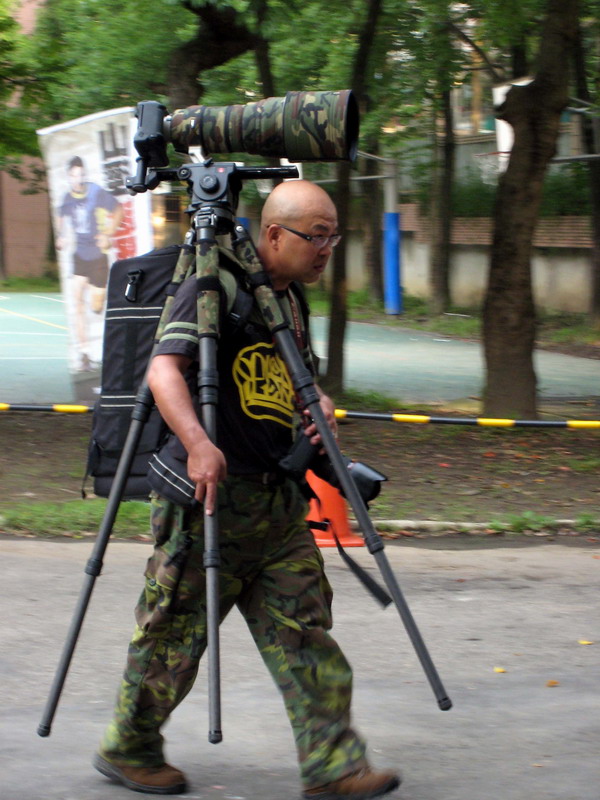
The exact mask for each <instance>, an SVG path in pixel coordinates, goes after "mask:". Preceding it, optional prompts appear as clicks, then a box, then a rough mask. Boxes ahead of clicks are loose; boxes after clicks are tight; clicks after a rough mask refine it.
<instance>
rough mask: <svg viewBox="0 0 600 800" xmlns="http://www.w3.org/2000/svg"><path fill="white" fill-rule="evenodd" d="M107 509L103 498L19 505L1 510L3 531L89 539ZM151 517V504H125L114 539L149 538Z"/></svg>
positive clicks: (122, 505)
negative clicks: (145, 536)
mask: <svg viewBox="0 0 600 800" xmlns="http://www.w3.org/2000/svg"><path fill="white" fill-rule="evenodd" d="M105 508H106V500H103V499H100V498H95V499H90V500H69V501H67V502H64V503H42V502H27V503H15V504H14V505H7V506H4V507H3V508H2V509H1V510H0V530H1V531H3V532H6V533H21V532H27V533H29V534H32V535H35V536H41V537H43V536H65V535H68V536H73V537H83V536H89V535H90V534H94V533H97V532H98V529H99V527H100V524H101V522H102V518H103V516H104V510H105ZM149 516H150V508H149V505H148V504H147V503H141V502H135V501H131V502H125V503H121V505H120V506H119V512H118V514H117V519H116V520H115V525H114V528H113V535H114V536H117V537H121V538H137V537H139V536H141V535H147V534H149V530H150V527H149Z"/></svg>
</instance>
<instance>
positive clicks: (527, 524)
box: [506, 511, 553, 533]
mask: <svg viewBox="0 0 600 800" xmlns="http://www.w3.org/2000/svg"><path fill="white" fill-rule="evenodd" d="M552 523H553V519H552V517H547V516H545V515H544V514H537V513H536V512H535V511H523V513H522V514H510V515H509V516H508V520H507V523H506V526H507V529H508V530H510V531H512V532H514V533H524V532H525V531H534V532H539V531H542V530H544V529H545V528H548V527H550V526H552Z"/></svg>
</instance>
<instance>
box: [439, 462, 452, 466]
mask: <svg viewBox="0 0 600 800" xmlns="http://www.w3.org/2000/svg"><path fill="white" fill-rule="evenodd" d="M449 466H450V464H448V463H447V462H446V461H440V463H439V464H438V467H449Z"/></svg>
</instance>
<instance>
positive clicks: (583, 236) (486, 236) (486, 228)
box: [400, 203, 592, 249]
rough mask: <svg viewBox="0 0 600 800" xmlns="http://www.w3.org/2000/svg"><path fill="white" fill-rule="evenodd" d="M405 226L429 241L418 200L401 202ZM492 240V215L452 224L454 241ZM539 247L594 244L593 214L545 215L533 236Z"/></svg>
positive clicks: (480, 242) (419, 238) (422, 240)
mask: <svg viewBox="0 0 600 800" xmlns="http://www.w3.org/2000/svg"><path fill="white" fill-rule="evenodd" d="M400 214H401V227H402V230H403V231H406V232H407V233H409V232H410V233H414V236H415V241H417V242H420V243H423V244H428V243H429V237H430V224H429V220H428V219H427V218H426V217H422V216H421V215H420V214H419V208H418V205H417V204H416V203H402V204H400ZM491 243H492V219H491V218H490V217H457V218H456V219H454V221H453V224H452V244H465V245H489V244H491ZM533 244H534V246H535V247H568V248H570V249H573V248H576V249H578V248H584V249H588V248H591V247H592V228H591V222H590V219H589V217H552V218H550V217H543V218H542V219H540V220H539V221H538V225H537V228H536V232H535V236H534V239H533Z"/></svg>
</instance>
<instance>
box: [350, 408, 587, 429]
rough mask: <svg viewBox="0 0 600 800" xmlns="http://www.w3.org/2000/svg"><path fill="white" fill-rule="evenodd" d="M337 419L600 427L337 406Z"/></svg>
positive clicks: (582, 421) (579, 421) (584, 421)
mask: <svg viewBox="0 0 600 800" xmlns="http://www.w3.org/2000/svg"><path fill="white" fill-rule="evenodd" d="M335 416H336V419H341V420H344V419H371V420H379V421H380V422H412V423H416V424H421V425H423V424H428V423H432V424H438V425H479V426H481V427H489V428H493V427H496V428H580V429H586V428H587V429H589V430H594V429H600V420H591V419H590V420H588V419H568V420H544V419H493V418H487V417H429V416H426V415H425V414H382V413H376V412H369V411H346V410H345V409H343V408H337V409H336V411H335Z"/></svg>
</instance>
